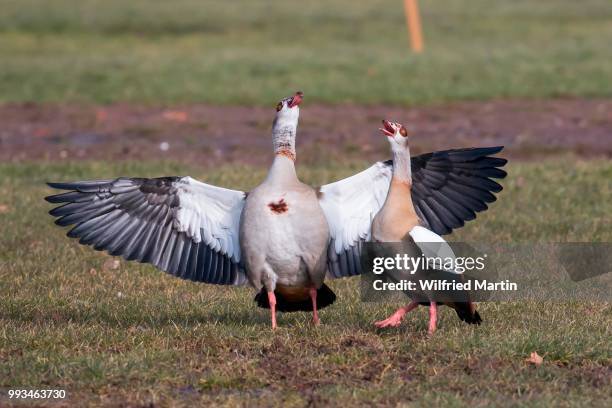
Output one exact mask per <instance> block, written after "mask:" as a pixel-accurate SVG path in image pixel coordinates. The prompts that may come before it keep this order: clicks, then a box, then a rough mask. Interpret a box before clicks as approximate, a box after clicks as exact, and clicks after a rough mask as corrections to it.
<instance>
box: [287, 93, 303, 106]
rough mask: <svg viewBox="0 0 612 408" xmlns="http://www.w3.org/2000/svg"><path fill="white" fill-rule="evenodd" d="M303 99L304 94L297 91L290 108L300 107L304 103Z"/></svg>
mask: <svg viewBox="0 0 612 408" xmlns="http://www.w3.org/2000/svg"><path fill="white" fill-rule="evenodd" d="M303 98H304V92H302V91H297V92H296V93H295V95H293V98H291V102H289V107H290V108H293V107H294V106H298V105H299V104H300V103H301V102H302V99H303Z"/></svg>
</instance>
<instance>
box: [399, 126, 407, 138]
mask: <svg viewBox="0 0 612 408" xmlns="http://www.w3.org/2000/svg"><path fill="white" fill-rule="evenodd" d="M400 135H402V136H404V137H406V136H408V131H407V130H406V128H405V127H403V126H402V127H401V128H400Z"/></svg>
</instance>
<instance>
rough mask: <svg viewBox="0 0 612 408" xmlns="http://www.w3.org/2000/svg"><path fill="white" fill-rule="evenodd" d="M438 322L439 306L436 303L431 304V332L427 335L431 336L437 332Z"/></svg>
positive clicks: (428, 331)
mask: <svg viewBox="0 0 612 408" xmlns="http://www.w3.org/2000/svg"><path fill="white" fill-rule="evenodd" d="M437 322H438V304H437V303H436V302H431V304H430V305H429V330H427V333H429V335H432V334H434V332H435V331H436V323H437Z"/></svg>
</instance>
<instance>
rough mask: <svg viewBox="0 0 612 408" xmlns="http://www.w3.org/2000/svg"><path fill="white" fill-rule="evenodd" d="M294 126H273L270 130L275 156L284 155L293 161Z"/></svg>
mask: <svg viewBox="0 0 612 408" xmlns="http://www.w3.org/2000/svg"><path fill="white" fill-rule="evenodd" d="M295 133H296V127H295V126H282V127H280V128H278V127H276V126H274V128H273V130H272V143H273V145H274V154H275V155H276V156H285V157H287V158H288V159H290V160H291V161H293V162H294V161H295Z"/></svg>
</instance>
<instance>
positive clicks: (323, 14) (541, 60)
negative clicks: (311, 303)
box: [0, 0, 612, 105]
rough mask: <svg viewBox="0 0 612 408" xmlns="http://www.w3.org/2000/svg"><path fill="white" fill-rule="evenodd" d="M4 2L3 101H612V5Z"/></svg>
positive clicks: (0, 24) (440, 0)
mask: <svg viewBox="0 0 612 408" xmlns="http://www.w3.org/2000/svg"><path fill="white" fill-rule="evenodd" d="M421 3H422V4H421V8H422V14H423V19H424V29H425V39H426V46H427V49H426V52H425V53H424V54H423V55H420V56H415V55H412V54H410V53H409V52H408V47H407V44H408V40H407V35H406V28H405V23H404V14H403V7H402V2H401V1H400V0H372V1H367V2H365V1H364V2H355V1H351V0H335V1H332V2H330V1H323V0H316V1H308V2H300V3H298V2H291V1H285V0H282V1H248V0H235V1H231V2H228V1H226V2H221V1H213V0H207V1H201V0H179V1H173V2H165V1H147V0H133V1H129V2H128V1H120V0H104V1H100V0H83V1H75V0H55V1H42V0H20V1H15V0H0V10H2V13H0V101H5V102H6V101H43V102H44V101H52V102H65V101H85V102H95V103H108V102H114V101H137V102H148V103H178V102H194V101H197V102H210V103H222V104H259V105H262V104H270V103H274V102H275V101H276V100H277V99H278V98H279V96H282V95H285V94H286V93H287V89H298V88H299V89H303V90H304V91H305V92H306V94H307V96H308V98H309V100H311V101H322V102H330V103H337V102H357V103H365V104H374V103H381V102H382V103H388V104H418V103H438V102H442V101H449V100H465V99H488V98H499V97H519V98H523V97H527V98H544V97H563V96H604V97H606V96H610V95H612V82H611V81H609V78H610V77H611V76H612V59H611V58H610V44H612V5H611V4H610V2H609V0H585V1H580V2H578V1H573V0H556V1H548V2H534V1H531V0H519V1H512V2H490V1H486V0H472V1H469V2H468V1H461V0H428V1H423V2H421Z"/></svg>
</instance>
